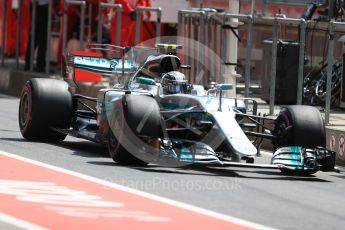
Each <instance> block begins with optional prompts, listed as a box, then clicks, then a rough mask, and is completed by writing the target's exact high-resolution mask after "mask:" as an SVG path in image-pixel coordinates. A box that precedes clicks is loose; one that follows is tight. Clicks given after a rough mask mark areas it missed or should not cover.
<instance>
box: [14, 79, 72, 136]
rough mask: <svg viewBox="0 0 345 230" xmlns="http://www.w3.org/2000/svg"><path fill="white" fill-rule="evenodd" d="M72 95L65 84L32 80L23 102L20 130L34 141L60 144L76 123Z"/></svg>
mask: <svg viewBox="0 0 345 230" xmlns="http://www.w3.org/2000/svg"><path fill="white" fill-rule="evenodd" d="M72 108H73V107H72V95H71V93H70V92H69V91H68V84H67V83H66V82H64V81H61V80H55V79H47V78H32V79H30V80H29V81H28V82H26V84H25V85H24V87H23V89H22V92H21V95H20V102H19V114H18V121H19V128H20V132H21V133H22V136H23V137H24V138H25V139H27V140H30V141H49V142H60V141H62V140H64V139H65V137H66V134H62V133H59V132H57V131H55V130H53V128H59V129H68V128H69V127H70V124H71V119H72Z"/></svg>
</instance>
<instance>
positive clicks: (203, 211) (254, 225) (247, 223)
mask: <svg viewBox="0 0 345 230" xmlns="http://www.w3.org/2000/svg"><path fill="white" fill-rule="evenodd" d="M0 155H4V156H7V157H10V158H14V159H17V160H20V161H24V162H27V163H31V164H34V165H37V166H41V167H44V168H48V169H51V170H54V171H57V172H61V173H65V174H67V175H71V176H75V177H78V178H81V179H84V180H88V181H91V182H94V183H97V184H101V185H104V186H108V187H111V188H114V189H118V190H121V191H124V192H128V193H131V194H135V195H138V196H141V197H145V198H149V199H152V200H155V201H158V202H161V203H165V204H169V205H172V206H175V207H179V208H182V209H185V210H189V211H192V212H196V213H199V214H202V215H206V216H210V217H213V218H216V219H220V220H224V221H227V222H230V223H235V224H239V225H243V226H247V227H251V228H254V229H273V228H270V227H267V226H264V225H261V224H257V223H254V222H250V221H247V220H243V219H240V218H237V217H233V216H229V215H225V214H221V213H217V212H215V211H211V210H208V209H203V208H200V207H196V206H193V205H190V204H186V203H182V202H179V201H176V200H171V199H168V198H164V197H160V196H157V195H153V194H150V193H147V192H143V191H139V190H136V189H133V188H129V187H125V186H122V185H119V184H116V183H110V182H108V181H104V180H101V179H98V178H95V177H91V176H88V175H84V174H81V173H78V172H74V171H70V170H67V169H64V168H60V167H57V166H53V165H49V164H45V163H42V162H39V161H35V160H31V159H28V158H25V157H21V156H18V155H15V154H12V153H8V152H5V151H1V150H0Z"/></svg>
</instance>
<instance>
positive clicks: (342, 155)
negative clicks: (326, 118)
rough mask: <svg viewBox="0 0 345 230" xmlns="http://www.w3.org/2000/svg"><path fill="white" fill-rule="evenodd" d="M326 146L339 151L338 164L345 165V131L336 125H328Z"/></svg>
mask: <svg viewBox="0 0 345 230" xmlns="http://www.w3.org/2000/svg"><path fill="white" fill-rule="evenodd" d="M344 123H345V121H344ZM344 125H345V124H344ZM326 147H327V148H328V149H330V150H333V151H335V152H336V153H337V159H336V163H337V164H338V165H343V166H344V165H345V131H344V130H342V129H340V128H336V127H326Z"/></svg>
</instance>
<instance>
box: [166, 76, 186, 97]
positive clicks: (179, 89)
mask: <svg viewBox="0 0 345 230" xmlns="http://www.w3.org/2000/svg"><path fill="white" fill-rule="evenodd" d="M161 84H162V87H163V93H164V94H176V93H187V92H188V89H189V87H188V82H187V80H186V77H185V75H184V74H183V73H181V72H178V71H170V72H167V73H165V74H164V75H163V77H162V79H161Z"/></svg>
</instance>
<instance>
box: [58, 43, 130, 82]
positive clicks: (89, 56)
mask: <svg viewBox="0 0 345 230" xmlns="http://www.w3.org/2000/svg"><path fill="white" fill-rule="evenodd" d="M88 49H89V51H73V52H72V53H70V54H67V55H66V59H65V60H66V67H67V68H66V71H65V73H64V74H63V75H64V77H65V78H69V79H73V80H74V81H76V82H101V81H102V77H103V76H114V75H116V74H122V76H123V75H125V74H126V73H128V72H130V71H132V70H133V69H135V68H136V64H135V63H134V62H133V61H132V60H129V59H126V58H125V51H126V49H127V48H125V47H120V46H113V45H107V44H90V45H88Z"/></svg>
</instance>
